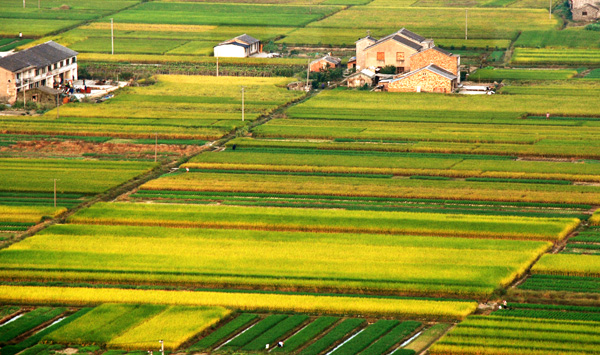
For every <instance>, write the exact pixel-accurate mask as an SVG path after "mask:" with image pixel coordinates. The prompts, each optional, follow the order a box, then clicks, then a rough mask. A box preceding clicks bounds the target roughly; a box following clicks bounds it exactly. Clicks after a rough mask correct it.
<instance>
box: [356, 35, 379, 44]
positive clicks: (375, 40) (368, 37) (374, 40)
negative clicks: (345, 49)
mask: <svg viewBox="0 0 600 355" xmlns="http://www.w3.org/2000/svg"><path fill="white" fill-rule="evenodd" d="M363 39H368V40H371V41H373V42H377V38H374V37H372V36H366V37H363V38H359V39H358V40H357V41H356V42H360V41H362V40H363ZM356 42H354V43H356Z"/></svg>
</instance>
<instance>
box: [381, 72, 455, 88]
mask: <svg viewBox="0 0 600 355" xmlns="http://www.w3.org/2000/svg"><path fill="white" fill-rule="evenodd" d="M454 86H455V83H453V80H450V79H448V78H445V77H443V76H440V75H437V74H435V73H433V72H431V71H429V70H422V71H420V72H418V73H415V74H413V75H411V76H409V77H406V78H404V79H401V80H396V81H393V82H391V83H389V85H388V86H387V91H390V92H419V91H421V92H442V93H450V92H452V90H453V89H454ZM419 88H420V90H419Z"/></svg>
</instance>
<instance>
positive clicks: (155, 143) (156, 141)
mask: <svg viewBox="0 0 600 355" xmlns="http://www.w3.org/2000/svg"><path fill="white" fill-rule="evenodd" d="M154 138H155V140H154V162H155V163H156V161H157V156H158V133H155V136H154Z"/></svg>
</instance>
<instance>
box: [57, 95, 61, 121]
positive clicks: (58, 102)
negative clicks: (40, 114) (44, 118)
mask: <svg viewBox="0 0 600 355" xmlns="http://www.w3.org/2000/svg"><path fill="white" fill-rule="evenodd" d="M59 97H60V96H59V94H56V118H57V119H58V118H59V117H60V115H59V113H58V108H59V107H60V101H59Z"/></svg>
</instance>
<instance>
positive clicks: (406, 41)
mask: <svg viewBox="0 0 600 355" xmlns="http://www.w3.org/2000/svg"><path fill="white" fill-rule="evenodd" d="M390 39H392V40H394V41H396V42H398V43H401V44H404V45H405V46H407V47H410V48H413V49H414V50H416V51H420V50H421V49H422V48H423V46H421V45H420V44H418V43H415V42H413V41H411V40H409V39H407V38H405V37H402V36H400V35H398V33H392V34H391V35H389V36H386V37H383V38H382V39H380V40H379V41H377V42H375V43H373V44H372V45H370V46H368V47H367V48H365V50H367V49H369V48H372V47H375V46H377V45H379V44H380V43H383V42H385V41H388V40H390Z"/></svg>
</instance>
